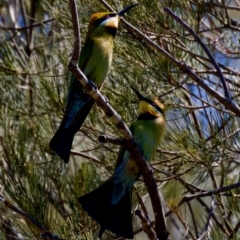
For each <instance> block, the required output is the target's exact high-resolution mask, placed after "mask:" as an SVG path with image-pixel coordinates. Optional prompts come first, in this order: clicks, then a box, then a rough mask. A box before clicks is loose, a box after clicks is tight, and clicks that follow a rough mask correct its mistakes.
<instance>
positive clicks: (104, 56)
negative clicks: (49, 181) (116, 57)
mask: <svg viewBox="0 0 240 240" xmlns="http://www.w3.org/2000/svg"><path fill="white" fill-rule="evenodd" d="M137 5H138V3H136V4H133V5H130V6H128V7H126V8H124V9H123V10H121V11H119V12H118V13H114V12H102V13H95V14H93V15H92V16H91V19H90V22H89V25H88V32H87V35H86V40H85V44H84V46H83V48H82V50H81V53H80V58H79V63H78V65H79V68H80V69H81V70H82V71H83V73H84V74H85V75H86V77H87V78H88V80H89V82H91V83H92V84H94V85H95V86H97V87H98V89H101V87H102V85H103V82H104V80H105V78H106V76H107V74H108V72H109V70H110V67H111V63H112V54H113V40H114V37H115V35H116V33H117V29H118V24H119V21H120V18H121V17H122V16H123V15H124V14H125V13H126V12H128V11H129V10H130V9H131V8H133V7H135V6H137ZM93 104H94V99H93V98H92V97H91V96H90V95H88V94H87V93H86V91H85V89H84V87H83V86H82V85H81V83H80V82H79V81H78V80H77V79H76V78H75V77H74V76H72V77H71V81H70V87H69V91H68V95H67V104H66V110H65V114H64V116H63V119H62V122H61V123H60V126H59V128H58V130H57V131H56V133H55V135H54V136H53V137H52V139H51V141H50V143H49V146H50V149H51V150H52V151H54V152H56V153H57V155H58V156H59V157H60V158H61V159H63V161H64V162H65V163H68V162H69V157H70V150H71V147H72V142H73V138H74V135H75V133H76V132H77V131H78V130H79V129H80V127H81V126H82V124H83V122H84V120H85V119H86V117H87V115H88V113H89V112H90V110H91V108H92V106H93Z"/></svg>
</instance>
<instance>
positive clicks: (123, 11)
mask: <svg viewBox="0 0 240 240" xmlns="http://www.w3.org/2000/svg"><path fill="white" fill-rule="evenodd" d="M137 5H138V3H135V4H133V5H130V6H128V7H125V8H124V9H123V10H121V11H119V12H118V16H120V17H122V16H123V15H124V14H125V13H126V12H128V11H129V10H130V9H132V8H134V7H135V6H137Z"/></svg>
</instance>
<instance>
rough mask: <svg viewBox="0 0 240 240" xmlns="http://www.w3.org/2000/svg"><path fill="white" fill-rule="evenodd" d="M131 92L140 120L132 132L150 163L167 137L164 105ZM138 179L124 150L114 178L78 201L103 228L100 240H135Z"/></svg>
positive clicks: (138, 172)
mask: <svg viewBox="0 0 240 240" xmlns="http://www.w3.org/2000/svg"><path fill="white" fill-rule="evenodd" d="M131 88H132V89H133V91H134V92H135V93H136V95H137V96H138V99H139V116H138V118H137V120H136V121H134V122H133V123H132V124H131V126H130V131H131V133H132V135H133V138H134V140H135V141H136V143H137V145H138V147H139V148H140V149H141V150H142V153H143V157H144V159H145V160H146V161H147V162H149V161H150V160H151V159H152V158H153V155H154V153H155V152H156V150H157V147H158V145H159V143H160V141H161V139H162V138H163V136H164V134H165V128H166V120H165V112H164V105H163V104H162V103H160V102H159V101H158V99H157V98H149V97H144V96H143V95H142V94H141V93H140V92H139V91H138V90H137V89H136V88H134V87H132V86H131ZM139 177H140V171H139V168H138V165H137V164H136V162H135V160H134V159H132V158H131V156H130V153H129V152H128V151H127V150H126V147H124V146H121V148H120V150H119V153H118V157H117V161H116V166H115V170H114V173H113V175H112V176H111V177H110V178H109V179H108V180H107V181H105V182H104V183H103V184H102V185H100V186H99V187H98V188H97V189H95V190H93V191H92V192H90V193H87V194H86V195H83V196H80V197H79V198H78V201H79V203H80V205H81V206H82V208H83V210H84V211H86V212H87V213H88V215H89V216H90V217H92V218H93V219H94V220H95V221H96V222H98V223H99V224H100V232H99V238H101V237H102V234H103V232H104V231H105V230H106V229H107V230H110V231H111V232H112V233H114V234H116V235H118V236H121V237H124V238H129V239H132V238H133V228H132V216H131V190H132V187H133V184H134V182H135V181H136V180H137V179H138V178H139Z"/></svg>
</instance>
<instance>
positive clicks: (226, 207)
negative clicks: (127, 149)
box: [0, 0, 240, 239]
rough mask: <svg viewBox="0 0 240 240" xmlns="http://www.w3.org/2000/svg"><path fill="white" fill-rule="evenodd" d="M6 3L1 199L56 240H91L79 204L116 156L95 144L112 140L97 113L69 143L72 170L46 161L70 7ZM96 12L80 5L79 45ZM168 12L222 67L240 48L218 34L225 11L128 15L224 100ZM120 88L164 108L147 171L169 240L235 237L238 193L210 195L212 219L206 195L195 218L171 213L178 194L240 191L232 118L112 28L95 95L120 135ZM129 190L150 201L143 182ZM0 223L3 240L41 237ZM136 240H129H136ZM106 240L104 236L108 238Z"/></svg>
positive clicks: (142, 10) (151, 6) (62, 89)
mask: <svg viewBox="0 0 240 240" xmlns="http://www.w3.org/2000/svg"><path fill="white" fill-rule="evenodd" d="M13 2H14V1H13ZM13 2H12V1H4V2H2V3H1V4H0V11H1V16H0V24H1V25H0V27H1V28H0V72H1V81H0V162H1V163H0V164H1V168H0V187H1V196H3V197H4V198H5V199H7V200H9V201H10V202H11V203H12V204H14V205H16V206H18V207H19V208H20V209H22V210H23V211H25V212H26V213H28V214H29V215H30V216H31V217H33V218H34V219H35V220H37V221H38V222H39V223H40V224H41V225H42V226H43V227H44V228H45V229H46V230H48V231H49V232H51V233H54V234H56V235H58V236H59V237H61V238H64V239H96V235H97V233H98V230H99V226H98V224H96V222H94V221H93V220H91V219H90V218H89V217H88V216H87V214H86V213H85V212H83V210H82V209H81V207H80V205H79V204H78V202H77V197H78V196H80V195H83V194H86V193H88V192H89V191H91V190H93V189H95V188H96V187H97V186H99V184H100V183H101V182H103V181H104V180H106V179H107V178H108V177H109V176H111V174H112V172H113V169H114V165H115V160H116V157H117V153H118V146H112V145H108V144H106V145H101V144H99V143H98V141H97V138H98V135H100V134H106V135H110V136H114V137H121V135H120V133H119V131H118V130H117V129H116V128H115V127H114V126H113V125H112V124H111V123H110V122H109V121H108V120H107V117H106V116H105V115H104V114H103V112H102V111H101V109H100V108H99V107H97V106H94V108H93V109H92V111H91V113H90V115H89V116H88V118H87V120H86V122H85V123H84V126H83V127H82V128H81V130H80V131H79V132H78V133H77V134H76V136H75V139H74V143H73V149H74V150H76V151H77V152H81V153H82V155H81V156H79V155H78V154H76V153H73V154H72V155H71V158H70V163H69V164H68V165H64V164H63V163H62V161H61V160H59V159H58V157H57V156H56V155H55V154H54V153H52V152H51V151H50V149H49V147H48V143H49V141H50V139H51V137H52V136H53V134H54V132H55V131H56V129H57V127H58V126H59V123H60V121H61V118H62V116H63V113H64V108H65V102H66V97H67V90H68V85H69V80H70V74H69V73H68V62H69V59H70V55H71V53H72V48H73V42H74V38H73V33H72V23H71V16H70V10H69V2H68V1H66V0H64V1H60V0H55V1H45V0H39V1H34V0H32V1H27V0H20V1H16V2H14V3H13ZM103 2H104V1H95V0H94V1H86V0H83V1H77V4H78V12H79V20H80V26H81V29H80V30H81V41H82V44H83V43H84V37H85V34H86V31H87V24H88V22H89V18H90V16H91V14H92V13H94V12H98V11H106V8H105V6H104V5H103ZM108 4H109V5H110V6H111V7H113V8H114V9H116V10H117V9H121V8H122V7H123V6H126V5H129V4H131V3H130V2H129V1H126V0H121V1H108ZM166 6H168V7H170V8H171V10H172V11H173V12H175V13H176V14H177V15H178V16H179V17H180V18H181V19H182V20H183V21H185V22H186V23H187V24H189V26H190V27H191V28H192V29H193V30H194V31H195V32H197V33H198V34H199V35H200V36H201V37H202V39H203V41H204V43H205V44H206V45H207V46H208V47H209V49H210V50H211V53H212V54H214V53H216V51H218V52H221V53H222V54H223V56H224V57H226V56H227V55H229V50H231V51H235V52H233V54H234V53H237V49H238V47H239V46H238V44H237V41H236V39H238V38H239V36H238V34H237V32H236V31H235V30H238V29H235V28H236V27H235V26H233V25H227V24H229V18H228V17H227V14H230V12H229V10H228V9H227V8H226V6H225V7H221V8H220V7H217V4H215V3H214V2H213V1H207V2H206V1H187V0H184V1H172V0H165V1H155V0H154V1H147V0H143V1H141V3H140V5H139V6H138V7H136V8H134V10H132V11H130V12H129V13H128V14H127V16H126V17H125V19H126V20H128V21H129V22H130V23H131V24H132V25H133V26H135V27H137V28H138V29H139V30H140V31H141V32H143V33H144V34H146V35H147V36H148V37H149V38H150V39H151V40H152V41H153V42H154V43H156V44H158V45H159V46H160V47H162V48H163V49H164V50H165V51H167V52H168V53H169V54H171V55H172V56H173V57H175V58H176V59H177V60H178V61H180V62H185V63H186V64H188V65H189V66H190V67H191V68H192V69H193V70H194V71H195V72H196V73H197V74H198V76H199V77H201V78H202V79H204V80H206V81H205V82H206V83H207V84H209V85H210V86H211V87H212V88H213V89H214V90H216V91H217V92H219V93H222V94H223V89H222V84H221V82H220V81H219V79H218V78H217V73H216V70H215V69H214V67H212V64H211V61H210V60H209V58H208V57H207V55H206V53H204V51H203V50H202V48H201V47H200V45H199V43H198V42H196V41H195V40H194V39H193V37H192V36H191V35H190V34H189V33H188V32H187V31H186V30H185V29H183V27H182V26H181V25H180V24H179V23H176V21H175V20H173V18H172V17H171V16H169V15H167V14H166V13H165V12H164V10H163V8H164V7H166ZM19 19H21V20H19ZM47 19H52V20H51V21H46V20H47ZM204 20H205V21H206V22H208V23H209V29H206V22H204ZM19 22H21V24H19ZM37 23H39V24H37ZM24 24H25V25H24ZM21 26H30V28H21ZM14 29H15V30H14ZM223 29H224V32H223ZM234 36H235V37H234ZM215 40H216V41H215ZM214 41H215V42H214ZM216 42H218V44H216ZM217 61H218V59H217ZM229 61H231V59H230V60H229ZM230 63H231V62H230ZM229 67H231V64H229ZM221 70H222V71H223V72H224V76H225V78H226V81H227V84H228V86H229V89H230V92H231V96H232V97H233V100H234V102H235V103H239V102H240V99H239V74H238V73H237V72H235V71H234V70H230V69H229V68H225V67H224V66H221ZM129 85H134V86H136V87H137V88H138V89H139V90H140V91H142V92H143V93H145V94H152V95H156V96H158V97H159V98H160V100H161V101H162V102H164V104H165V105H166V109H167V120H168V121H167V123H168V128H167V134H166V137H165V138H164V140H163V141H162V143H161V146H160V148H159V151H158V152H157V153H156V155H155V156H154V159H153V160H152V167H153V169H154V172H155V177H156V180H157V181H158V182H159V189H161V192H162V194H163V200H164V202H165V203H166V204H165V205H166V208H165V212H167V211H170V210H171V211H172V213H171V214H170V215H169V216H168V217H167V222H168V229H169V232H170V233H171V237H172V239H184V237H183V236H185V235H186V237H187V238H191V239H197V238H198V237H197V236H200V235H201V234H202V233H203V232H204V231H206V232H207V231H208V232H207V233H206V235H208V237H209V239H227V235H228V237H229V238H230V237H232V239H239V231H238V228H239V227H238V225H239V220H238V219H239V215H240V209H239V204H238V199H239V190H238V188H236V189H234V190H231V191H226V192H223V193H222V194H218V195H216V196H215V197H214V210H213V214H210V212H211V211H210V210H211V201H212V198H211V197H206V198H199V199H200V200H199V199H195V200H192V201H191V203H190V205H191V206H192V209H195V211H194V212H193V213H191V210H190V206H189V204H188V203H186V202H185V203H184V204H182V205H181V206H178V203H179V202H180V201H181V199H182V198H183V197H184V196H186V195H190V194H194V193H200V192H201V191H208V190H212V189H216V188H221V187H223V186H227V185H231V184H233V183H236V182H238V181H239V176H238V175H239V174H238V173H239V146H240V143H239V140H240V135H239V124H240V121H239V116H236V115H235V114H234V113H233V112H232V111H231V109H226V108H225V107H224V106H223V105H222V104H220V103H219V102H218V101H217V100H216V99H215V98H214V96H213V95H210V94H209V93H207V92H206V91H205V90H203V89H201V88H200V87H199V86H198V85H197V84H196V83H195V81H194V80H193V79H192V78H190V76H188V75H187V74H186V73H184V72H183V71H181V70H180V69H179V68H178V67H177V66H176V64H175V63H174V62H173V61H171V60H170V59H169V58H167V57H166V56H164V55H163V54H162V53H161V52H159V51H158V50H157V49H156V48H154V47H153V46H152V45H151V44H149V42H147V41H145V40H144V39H142V38H141V37H139V36H138V35H136V34H133V33H132V32H131V31H130V30H126V28H124V26H123V25H121V26H120V28H119V31H118V34H117V36H116V39H115V45H114V60H113V65H112V68H111V72H110V74H109V75H108V79H107V81H106V83H105V84H104V87H103V88H102V91H101V92H102V93H103V95H104V96H106V97H107V98H108V100H109V102H110V104H111V105H112V106H113V108H114V109H115V110H116V111H117V112H118V113H119V114H120V115H121V116H122V118H123V119H124V121H125V122H126V123H127V124H128V125H130V123H131V122H132V121H134V120H135V119H136V116H137V105H136V104H135V103H136V98H135V97H134V96H133V94H132V91H131V90H130V89H129ZM85 155H86V156H85ZM96 160H97V161H96ZM136 187H137V191H138V192H139V193H141V195H142V196H143V195H145V194H146V193H147V191H146V188H145V186H144V183H143V182H142V181H141V179H140V181H139V182H138V183H137V184H136ZM133 195H134V196H133V197H134V204H133V206H134V207H135V206H137V203H136V198H135V194H133ZM204 204H205V205H204ZM133 210H134V209H133ZM0 213H1V214H0V215H1V217H0V229H1V230H0V238H1V239H12V238H11V237H10V235H11V234H12V235H13V234H16V233H19V234H21V236H22V237H23V239H33V238H34V239H40V235H41V233H42V232H41V231H40V230H39V229H38V228H36V227H35V226H34V225H33V224H32V222H30V221H28V220H26V219H24V218H23V217H21V216H18V215H17V214H16V213H14V212H12V211H11V210H10V209H7V208H5V207H4V205H0ZM150 215H151V213H150ZM209 215H211V220H210V223H209V224H207V218H208V216H209ZM151 220H154V219H153V218H152V219H151ZM194 224H195V225H196V226H194ZM134 226H137V224H136V221H134ZM138 226H139V225H138ZM206 227H207V230H204V229H206ZM234 228H236V229H235V230H237V231H236V232H235V233H234V231H233V230H234ZM136 229H138V227H136ZM231 229H232V232H231V231H230V230H231ZM140 236H141V234H137V235H136V237H137V239H140ZM18 237H19V236H18ZM144 237H145V238H144ZM105 239H113V236H112V235H111V234H110V233H107V234H106V235H105ZM143 239H146V235H144V236H143Z"/></svg>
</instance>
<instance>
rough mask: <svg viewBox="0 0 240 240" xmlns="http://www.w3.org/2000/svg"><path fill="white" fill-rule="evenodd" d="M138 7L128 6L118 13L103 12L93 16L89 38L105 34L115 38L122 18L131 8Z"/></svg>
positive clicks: (89, 28)
mask: <svg viewBox="0 0 240 240" xmlns="http://www.w3.org/2000/svg"><path fill="white" fill-rule="evenodd" d="M137 5H138V3H136V4H133V5H131V6H128V7H126V8H124V9H123V10H121V11H119V12H118V13H115V12H102V13H95V14H93V15H92V17H91V19H90V23H89V25H88V34H87V37H89V38H90V37H91V36H92V35H94V36H96V35H101V34H102V33H105V32H106V33H108V34H110V35H112V36H113V37H115V35H116V33H117V29H118V23H119V21H120V18H121V17H122V16H123V15H124V14H125V13H126V12H128V11H129V10H130V9H131V8H133V7H135V6H137Z"/></svg>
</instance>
